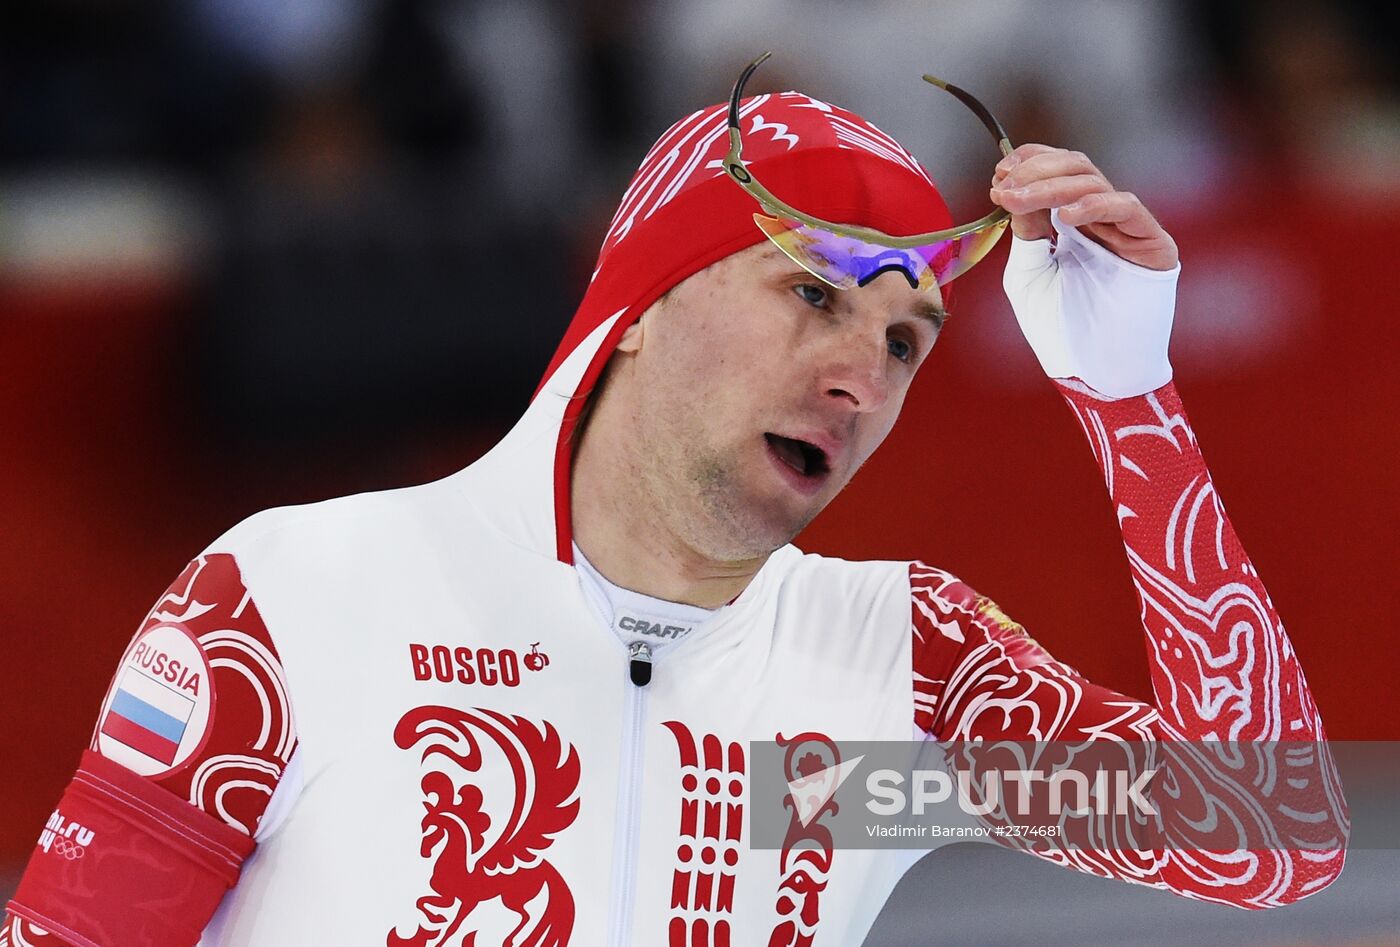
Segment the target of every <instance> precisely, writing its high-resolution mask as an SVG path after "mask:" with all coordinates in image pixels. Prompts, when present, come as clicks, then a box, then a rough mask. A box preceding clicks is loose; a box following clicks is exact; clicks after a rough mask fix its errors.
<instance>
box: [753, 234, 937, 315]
mask: <svg viewBox="0 0 1400 947" xmlns="http://www.w3.org/2000/svg"><path fill="white" fill-rule="evenodd" d="M759 247H762V249H758V248H759ZM752 249H754V250H758V252H757V253H755V255H754V256H753V257H752V258H751V261H750V262H751V263H752V264H754V265H760V266H768V265H777V264H785V265H788V266H793V267H797V265H798V264H796V263H795V262H793V260H792V258H791V257H789V256H788V255H787V254H786V253H784V252H783V250H782V248H781V247H778V246H776V245H774V244H773V243H771V242H770V241H767V240H765V241H764V242H763V244H759V245H756V246H755V247H754V248H752ZM740 252H743V251H740ZM886 275H890V276H892V278H894V279H897V280H902V279H903V276H902V275H901V274H900V273H896V272H892V271H887V273H881V274H880V276H877V277H875V279H877V280H878V279H880V278H881V277H883V276H886ZM872 285H874V282H873V281H872V282H871V283H868V284H866V286H867V287H868V286H872ZM905 285H907V283H906V284H905ZM832 292H834V293H851V292H859V289H856V290H849V289H832ZM910 294H911V295H913V297H914V298H913V299H911V300H910V301H909V302H907V303H900V304H897V305H900V306H903V307H905V308H907V309H908V311H909V313H910V315H912V316H914V317H915V318H917V319H923V320H926V321H928V322H931V323H932V324H933V328H934V330H935V331H937V330H941V329H942V328H943V323H944V322H945V321H946V320H947V318H948V311H947V310H946V309H944V308H943V302H942V299H941V298H940V296H939V293H938V291H937V289H931V290H926V291H921V292H916V291H914V290H911V291H910Z"/></svg>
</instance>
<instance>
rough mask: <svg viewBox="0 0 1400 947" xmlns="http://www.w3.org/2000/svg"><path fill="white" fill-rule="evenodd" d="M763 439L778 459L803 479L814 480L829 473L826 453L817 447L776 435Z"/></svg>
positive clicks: (829, 468)
mask: <svg viewBox="0 0 1400 947" xmlns="http://www.w3.org/2000/svg"><path fill="white" fill-rule="evenodd" d="M763 437H764V439H765V440H767V441H768V446H769V447H771V448H772V449H773V453H774V454H776V455H777V456H778V459H779V460H781V461H782V462H783V463H785V464H787V465H788V466H789V467H791V468H792V469H793V470H795V471H797V473H799V474H801V475H802V476H803V477H811V478H816V477H821V476H822V475H824V474H827V473H830V472H831V467H830V466H829V465H828V464H827V460H826V451H824V450H822V449H821V448H820V447H818V446H817V445H815V444H809V443H807V442H806V441H800V440H797V439H796V438H791V437H782V436H781V435H778V434H764V435H763Z"/></svg>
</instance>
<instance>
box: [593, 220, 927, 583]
mask: <svg viewBox="0 0 1400 947" xmlns="http://www.w3.org/2000/svg"><path fill="white" fill-rule="evenodd" d="M942 316H943V313H942V307H941V301H940V298H939V295H938V293H937V291H936V290H935V291H932V292H919V291H916V290H914V289H911V288H910V286H909V283H908V281H907V280H906V279H905V278H904V277H903V275H901V274H899V273H896V272H887V273H884V274H881V275H880V276H879V277H877V278H875V279H874V280H872V281H871V282H870V283H868V284H866V285H865V286H863V287H860V288H858V289H853V290H836V289H832V288H831V287H830V286H828V285H827V284H825V283H823V282H821V281H820V280H818V279H816V278H815V277H814V276H812V275H811V274H810V273H808V272H807V271H805V270H803V269H802V268H801V267H799V266H797V265H796V264H794V263H792V262H791V261H790V260H789V259H788V258H787V257H786V256H784V255H783V253H782V252H781V251H779V250H778V249H777V248H776V247H774V246H772V245H771V244H769V243H767V242H764V243H762V244H759V245H757V246H754V247H751V248H749V249H747V250H743V251H740V252H738V253H735V254H733V255H732V256H730V257H727V258H726V259H724V260H721V261H720V262H719V263H716V264H715V265H713V266H711V267H709V268H708V269H706V270H704V271H702V272H700V273H697V274H696V275H694V276H692V277H690V278H689V279H687V280H685V281H684V282H682V283H681V284H679V285H678V286H676V287H675V288H674V289H673V290H672V291H671V292H670V293H669V294H668V295H667V296H666V297H665V298H664V299H663V300H662V301H660V302H658V303H657V304H656V305H654V306H652V307H651V308H650V309H648V310H647V312H646V313H645V314H643V316H642V318H641V320H639V322H638V323H637V324H635V325H634V326H632V327H631V328H629V330H628V331H627V333H626V334H625V335H624V337H623V339H622V341H621V343H620V345H619V347H618V352H619V354H618V355H615V356H614V364H613V366H612V367H611V369H610V372H611V373H610V376H609V381H608V386H607V387H608V388H609V389H614V386H616V389H615V390H616V396H617V397H619V398H620V399H621V400H622V408H623V410H624V411H625V412H626V413H627V417H626V423H627V425H628V428H629V434H628V436H629V437H630V438H633V439H634V441H633V443H632V444H631V445H629V446H628V448H627V449H626V453H627V454H628V455H629V459H630V460H631V466H632V467H633V471H632V473H633V475H635V476H638V477H640V478H641V482H640V484H639V485H640V486H642V487H643V489H644V490H645V491H646V492H647V493H648V494H649V495H650V499H651V500H653V501H657V502H659V508H660V509H661V511H662V515H664V516H665V519H666V520H667V525H668V527H670V528H672V529H674V530H676V531H677V532H678V534H679V535H680V536H681V538H682V539H683V540H685V541H686V542H688V543H689V544H690V545H691V546H692V547H693V548H695V549H697V550H698V551H700V552H703V553H704V554H706V555H709V556H712V557H714V558H717V559H723V560H738V559H745V558H751V557H755V556H761V555H766V554H767V553H769V552H771V551H772V550H774V549H776V548H778V547H779V546H781V545H783V544H784V543H786V542H789V541H790V540H791V539H792V538H793V537H794V536H796V535H797V534H798V533H799V532H800V531H801V530H802V528H803V527H805V526H806V525H807V524H808V523H809V522H810V521H811V520H812V518H813V517H815V516H816V515H817V513H818V512H820V511H821V510H822V508H823V507H825V506H826V505H827V504H828V503H829V502H831V500H832V498H834V497H835V496H836V494H837V493H839V492H840V491H841V488H842V487H844V486H845V485H846V484H847V483H848V482H849V481H850V479H851V477H852V476H853V475H854V474H855V472H856V470H857V469H858V468H859V467H860V465H861V464H862V463H864V462H865V459H866V458H867V457H869V456H870V454H871V453H872V452H873V451H874V450H875V448H876V447H878V446H879V445H880V443H881V442H882V441H883V440H884V439H885V436H886V435H887V434H888V433H889V431H890V428H891V427H892V426H893V425H894V422H895V418H896V417H898V415H899V410H900V407H901V406H902V405H903V403H904V396H905V393H906V392H907V391H908V390H909V384H910V382H911V381H913V378H914V373H915V371H916V370H917V369H918V367H919V365H920V364H921V363H922V362H923V360H924V359H925V358H926V357H927V356H928V353H929V350H930V349H931V348H932V347H933V344H934V342H935V341H936V339H937V336H938V330H939V327H940V325H941V322H942ZM618 389H620V390H618ZM608 397H613V394H612V393H611V392H610V393H609V394H608Z"/></svg>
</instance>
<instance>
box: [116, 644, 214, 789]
mask: <svg viewBox="0 0 1400 947" xmlns="http://www.w3.org/2000/svg"><path fill="white" fill-rule="evenodd" d="M213 686H214V682H213V678H212V675H211V673H210V668H209V662H208V660H207V659H206V658H205V656H204V650H203V649H202V648H201V647H200V646H199V642H198V641H196V640H195V639H194V637H193V636H192V635H191V634H190V633H189V632H188V631H186V630H185V629H184V628H181V627H180V626H178V625H157V626H155V627H154V628H152V629H150V630H149V631H146V632H145V633H143V634H140V635H138V636H137V637H136V640H135V641H133V642H132V643H131V646H130V647H129V648H127V651H126V654H125V655H123V656H122V661H121V664H120V665H119V666H118V668H117V674H116V677H115V678H114V679H113V680H112V687H111V689H110V690H109V691H108V693H107V699H106V701H105V702H104V703H103V705H102V713H101V715H100V716H99V717H98V721H99V722H98V727H97V742H98V750H99V751H100V752H101V753H102V755H103V756H105V757H107V758H108V759H110V760H112V761H114V762H117V763H120V764H122V765H123V766H125V767H127V768H128V769H130V770H133V771H134V772H136V773H139V774H141V775H142V776H159V775H162V774H164V773H167V772H169V771H171V770H173V769H175V768H177V767H179V766H180V765H181V764H183V763H184V762H185V761H186V760H188V759H189V758H190V757H191V756H193V755H194V753H195V752H196V751H197V750H198V749H199V748H200V745H201V744H202V743H203V742H204V738H205V736H206V735H207V733H208V730H209V723H210V720H211V718H212V714H211V713H210V711H211V709H212V708H213V703H214V693H213Z"/></svg>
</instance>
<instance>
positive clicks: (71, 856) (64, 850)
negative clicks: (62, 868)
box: [53, 837, 87, 862]
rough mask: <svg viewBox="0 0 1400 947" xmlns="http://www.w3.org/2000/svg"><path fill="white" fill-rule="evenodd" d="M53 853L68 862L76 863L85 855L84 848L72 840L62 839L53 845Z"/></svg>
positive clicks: (85, 850)
mask: <svg viewBox="0 0 1400 947" xmlns="http://www.w3.org/2000/svg"><path fill="white" fill-rule="evenodd" d="M53 851H54V853H55V854H58V855H62V856H63V857H64V858H66V859H68V860H69V861H70V862H71V861H76V860H78V859H79V858H82V857H83V856H84V855H86V854H87V849H86V848H84V847H83V846H81V845H79V844H78V843H77V842H75V841H73V840H72V839H69V838H62V837H60V838H59V839H58V840H57V841H55V842H54V843H53Z"/></svg>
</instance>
